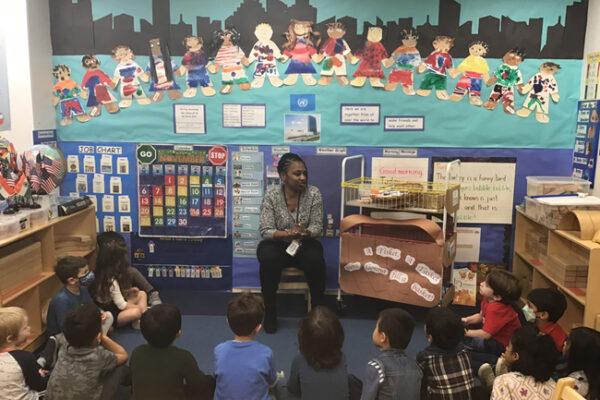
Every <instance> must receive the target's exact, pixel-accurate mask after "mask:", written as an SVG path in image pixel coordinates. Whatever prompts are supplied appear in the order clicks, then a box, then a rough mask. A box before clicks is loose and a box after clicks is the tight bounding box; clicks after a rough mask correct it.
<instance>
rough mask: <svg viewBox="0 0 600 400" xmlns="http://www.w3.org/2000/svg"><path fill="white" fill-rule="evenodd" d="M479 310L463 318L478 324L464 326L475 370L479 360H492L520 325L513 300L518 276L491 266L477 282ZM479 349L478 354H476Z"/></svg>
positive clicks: (467, 323) (470, 323)
mask: <svg viewBox="0 0 600 400" xmlns="http://www.w3.org/2000/svg"><path fill="white" fill-rule="evenodd" d="M479 293H481V295H482V296H483V299H482V300H481V311H480V312H479V313H477V314H473V315H471V316H469V317H466V318H463V319H462V320H463V322H464V323H465V324H466V325H479V324H482V326H481V328H478V329H467V330H466V332H465V336H466V337H467V338H469V339H468V340H467V344H468V345H469V346H470V347H471V349H472V352H473V354H472V357H473V367H474V370H475V371H477V369H478V368H479V365H481V362H485V361H491V362H494V361H496V358H497V357H499V356H500V355H501V354H502V353H503V352H504V349H505V348H506V346H507V345H508V343H509V341H510V338H511V337H512V335H513V333H515V331H516V330H517V329H519V328H520V327H521V322H520V321H519V314H518V313H517V310H518V307H517V306H516V302H517V301H518V300H519V297H520V296H521V287H520V285H519V281H518V279H517V278H516V277H515V276H514V275H513V274H511V273H510V272H508V271H504V270H494V271H492V272H490V274H489V275H488V276H487V277H486V279H485V281H483V282H481V284H480V285H479ZM476 353H481V354H479V355H478V354H476Z"/></svg>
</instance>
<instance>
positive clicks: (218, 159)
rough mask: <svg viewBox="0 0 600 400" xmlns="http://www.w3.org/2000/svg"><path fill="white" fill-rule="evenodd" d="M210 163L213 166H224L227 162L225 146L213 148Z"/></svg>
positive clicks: (209, 157)
mask: <svg viewBox="0 0 600 400" xmlns="http://www.w3.org/2000/svg"><path fill="white" fill-rule="evenodd" d="M208 161H210V163H211V164H212V165H223V164H225V163H226V162H227V150H226V149H225V147H223V146H213V147H211V149H210V150H209V151H208Z"/></svg>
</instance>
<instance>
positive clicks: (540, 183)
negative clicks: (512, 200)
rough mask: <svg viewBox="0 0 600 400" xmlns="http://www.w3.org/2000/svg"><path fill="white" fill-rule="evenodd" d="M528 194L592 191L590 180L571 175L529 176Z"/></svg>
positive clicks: (542, 194) (540, 194)
mask: <svg viewBox="0 0 600 400" xmlns="http://www.w3.org/2000/svg"><path fill="white" fill-rule="evenodd" d="M526 179H527V196H530V197H531V196H544V195H561V194H572V193H588V194H589V193H590V185H591V182H590V181H586V180H584V179H579V178H573V177H570V176H528V177H527V178H526Z"/></svg>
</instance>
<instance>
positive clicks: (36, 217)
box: [29, 206, 49, 228]
mask: <svg viewBox="0 0 600 400" xmlns="http://www.w3.org/2000/svg"><path fill="white" fill-rule="evenodd" d="M48 210H49V208H48V207H44V206H42V207H41V208H38V209H33V210H30V212H29V223H30V225H31V227H32V228H34V227H36V226H40V225H45V224H46V223H47V222H48V218H49V214H48Z"/></svg>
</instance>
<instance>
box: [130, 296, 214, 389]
mask: <svg viewBox="0 0 600 400" xmlns="http://www.w3.org/2000/svg"><path fill="white" fill-rule="evenodd" d="M141 330H142V335H143V336H144V338H145V339H146V341H147V342H148V344H143V345H141V346H138V347H137V348H136V349H135V350H133V353H132V354H131V362H130V363H129V364H130V367H131V381H132V389H133V397H134V398H136V399H173V400H176V399H187V398H190V397H193V398H195V399H212V398H213V394H214V391H215V380H214V378H213V377H212V376H207V375H205V374H204V373H203V372H202V371H201V370H200V369H199V368H198V364H197V363H196V359H195V358H194V356H193V355H192V353H190V352H189V351H187V350H183V349H180V348H178V347H175V346H173V342H174V341H175V339H177V337H179V335H181V313H180V312H179V310H178V309H177V307H175V306H173V305H170V304H158V305H156V306H154V307H152V308H150V309H149V310H148V311H146V312H145V313H144V315H142V319H141Z"/></svg>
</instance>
